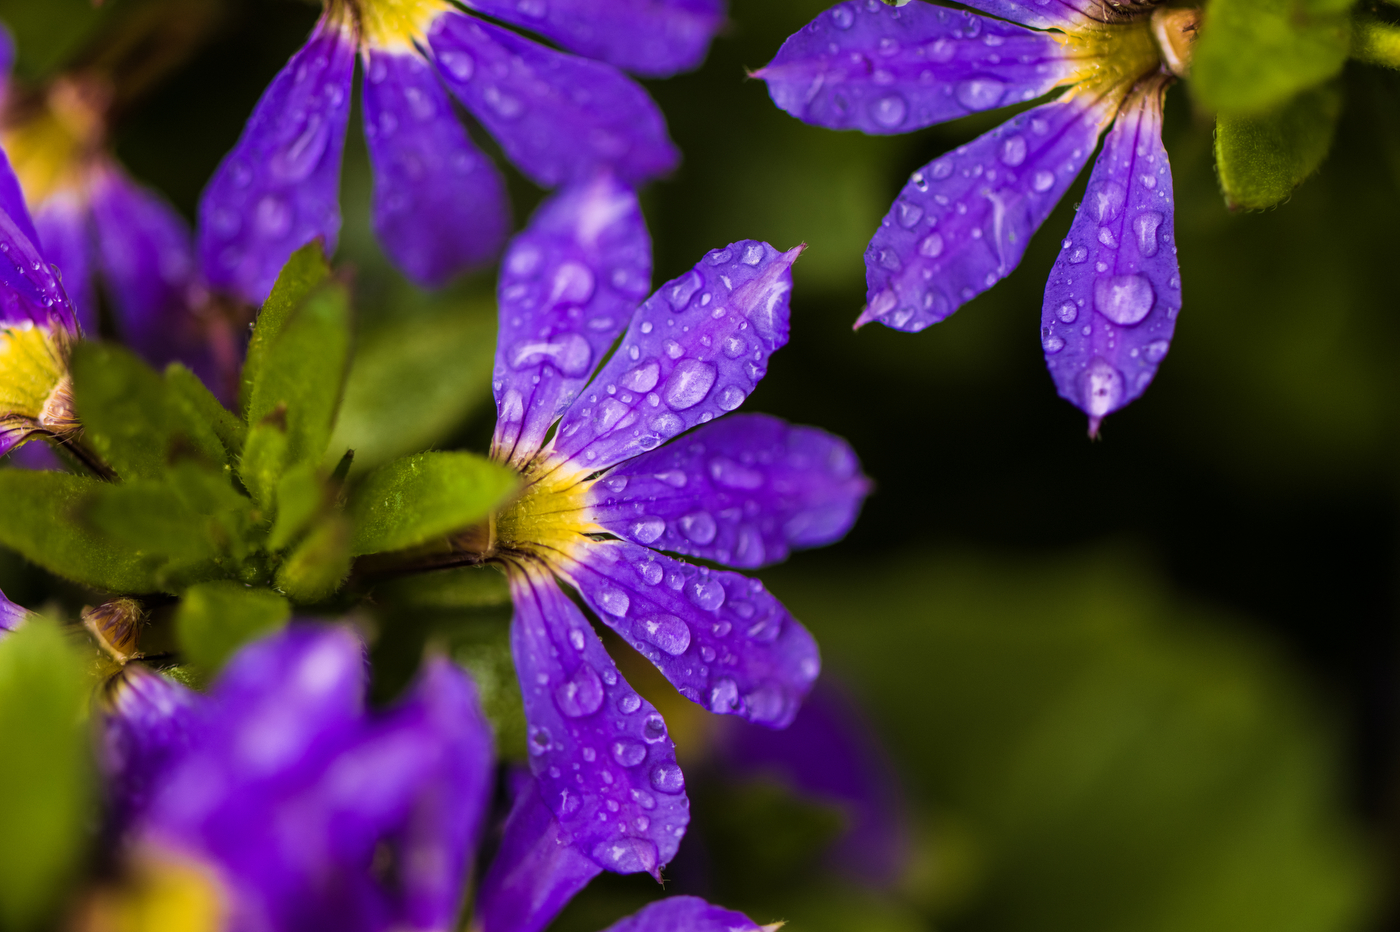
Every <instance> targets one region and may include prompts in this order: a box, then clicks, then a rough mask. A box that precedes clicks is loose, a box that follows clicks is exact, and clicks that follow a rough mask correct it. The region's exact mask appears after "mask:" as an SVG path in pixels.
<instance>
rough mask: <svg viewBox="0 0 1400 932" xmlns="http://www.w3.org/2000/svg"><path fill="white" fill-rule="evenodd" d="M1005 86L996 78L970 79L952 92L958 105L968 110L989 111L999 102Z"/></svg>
mask: <svg viewBox="0 0 1400 932" xmlns="http://www.w3.org/2000/svg"><path fill="white" fill-rule="evenodd" d="M1005 90H1006V85H1005V84H1003V83H1002V82H1000V81H998V80H997V79H996V78H971V79H969V80H967V81H963V82H962V83H961V84H959V85H958V87H957V90H956V91H954V93H953V96H954V97H956V98H957V100H958V103H960V104H962V105H963V106H964V107H966V108H967V109H969V110H990V109H991V108H992V107H995V106H996V105H997V104H999V103H1000V102H1001V95H1002V93H1003V92H1005Z"/></svg>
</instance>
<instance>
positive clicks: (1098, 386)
mask: <svg viewBox="0 0 1400 932" xmlns="http://www.w3.org/2000/svg"><path fill="white" fill-rule="evenodd" d="M1168 83H1170V78H1169V77H1167V76H1165V75H1155V76H1153V77H1151V78H1147V79H1144V80H1143V81H1142V82H1141V83H1140V84H1139V85H1138V86H1137V87H1136V88H1134V90H1133V93H1132V95H1131V96H1130V97H1129V98H1128V100H1127V102H1126V103H1125V104H1124V105H1123V111H1122V113H1120V114H1119V116H1118V122H1117V123H1116V124H1115V125H1114V127H1113V130H1112V131H1111V132H1110V133H1109V134H1108V139H1107V141H1106V142H1105V143H1104V148H1103V152H1102V153H1100V155H1099V157H1098V160H1097V161H1096V162H1095V164H1094V171H1093V173H1092V174H1091V175H1090V176H1089V187H1088V191H1087V193H1086V195H1085V198H1084V203H1083V205H1082V206H1081V207H1080V208H1079V212H1078V213H1077V214H1075V217H1074V223H1073V225H1072V226H1071V227H1070V230H1069V235H1068V236H1066V237H1065V239H1064V242H1063V243H1062V244H1061V247H1062V248H1061V249H1060V254H1059V256H1058V257H1057V258H1056V260H1055V266H1054V268H1053V269H1052V270H1051V272H1050V281H1049V283H1048V284H1047V285H1046V288H1045V305H1044V308H1043V309H1042V312H1041V321H1040V324H1041V327H1040V339H1041V346H1042V348H1043V349H1044V351H1045V362H1046V365H1047V366H1048V367H1049V369H1050V374H1051V376H1052V377H1053V378H1054V379H1055V387H1056V389H1058V391H1059V393H1060V397H1062V398H1065V399H1066V400H1068V401H1070V402H1072V403H1073V404H1075V405H1076V406H1078V407H1079V409H1080V410H1082V411H1083V412H1084V413H1085V414H1087V415H1089V421H1090V431H1091V432H1097V430H1098V423H1099V421H1100V420H1101V419H1102V418H1103V417H1104V416H1105V415H1107V414H1109V413H1111V412H1113V411H1116V410H1118V409H1119V408H1121V407H1123V406H1124V405H1126V404H1128V403H1129V402H1130V401H1132V400H1134V399H1135V398H1137V397H1138V396H1140V395H1141V394H1142V393H1143V392H1144V391H1145V390H1146V389H1147V386H1148V385H1149V384H1150V383H1151V382H1152V377H1153V376H1154V375H1156V373H1157V367H1158V365H1159V364H1160V363H1161V362H1162V360H1163V358H1165V357H1166V355H1167V350H1168V348H1169V347H1170V346H1171V339H1172V332H1173V331H1174V330H1175V328H1176V317H1177V314H1178V312H1179V311H1180V310H1181V271H1180V268H1179V267H1178V265H1177V260H1176V238H1175V236H1174V234H1173V229H1172V215H1173V204H1172V173H1171V165H1170V163H1169V162H1168V160H1167V150H1166V149H1165V148H1164V147H1163V146H1162V94H1163V93H1164V91H1165V90H1166V86H1167V84H1168Z"/></svg>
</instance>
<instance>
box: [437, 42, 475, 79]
mask: <svg viewBox="0 0 1400 932" xmlns="http://www.w3.org/2000/svg"><path fill="white" fill-rule="evenodd" d="M437 61H438V64H439V65H442V67H443V68H444V69H446V71H447V73H448V74H450V75H452V77H454V78H456V79H457V80H458V81H466V80H468V79H470V78H471V76H472V72H473V71H475V70H476V62H475V61H473V60H472V57H471V56H470V55H468V54H467V53H466V52H461V51H457V50H456V49H453V50H451V51H447V52H443V53H442V54H441V55H439V56H438V57H437Z"/></svg>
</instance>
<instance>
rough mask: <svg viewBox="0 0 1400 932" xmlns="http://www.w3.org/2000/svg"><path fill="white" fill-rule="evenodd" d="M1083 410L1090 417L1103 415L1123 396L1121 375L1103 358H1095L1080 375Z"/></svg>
mask: <svg viewBox="0 0 1400 932" xmlns="http://www.w3.org/2000/svg"><path fill="white" fill-rule="evenodd" d="M1080 390H1081V391H1082V392H1083V396H1084V410H1085V411H1087V412H1088V414H1089V416H1090V417H1103V416H1104V415H1105V414H1107V413H1108V412H1110V411H1112V410H1113V409H1114V408H1116V407H1118V402H1119V401H1121V400H1122V398H1123V375H1122V373H1120V372H1119V371H1118V370H1117V369H1115V368H1113V366H1111V365H1110V364H1109V363H1108V362H1107V361H1105V360H1103V359H1095V360H1094V361H1093V363H1092V364H1090V366H1089V367H1088V368H1087V369H1085V370H1084V373H1083V375H1081V376H1080Z"/></svg>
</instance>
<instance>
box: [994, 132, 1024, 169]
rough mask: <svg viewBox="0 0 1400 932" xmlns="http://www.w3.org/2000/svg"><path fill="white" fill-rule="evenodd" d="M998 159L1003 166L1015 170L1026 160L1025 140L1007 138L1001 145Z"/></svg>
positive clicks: (1019, 137)
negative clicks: (1008, 166)
mask: <svg viewBox="0 0 1400 932" xmlns="http://www.w3.org/2000/svg"><path fill="white" fill-rule="evenodd" d="M999 158H1000V159H1001V161H1002V164H1004V165H1010V166H1011V167H1012V168H1015V167H1016V166H1017V165H1020V164H1021V163H1022V162H1024V161H1025V160H1026V140H1025V137H1023V136H1008V137H1007V138H1006V140H1005V141H1004V142H1002V144H1001V153H1000V155H999Z"/></svg>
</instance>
